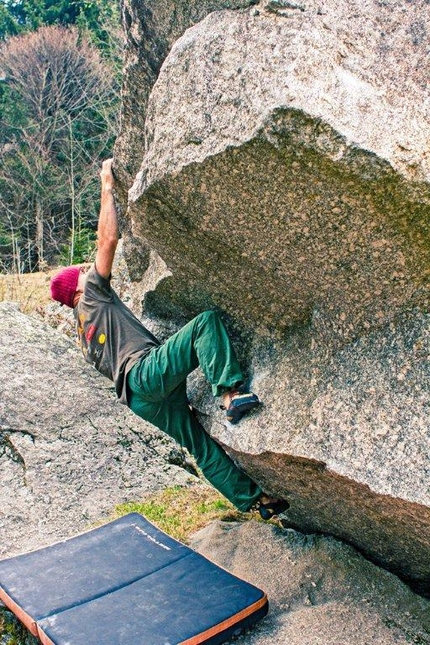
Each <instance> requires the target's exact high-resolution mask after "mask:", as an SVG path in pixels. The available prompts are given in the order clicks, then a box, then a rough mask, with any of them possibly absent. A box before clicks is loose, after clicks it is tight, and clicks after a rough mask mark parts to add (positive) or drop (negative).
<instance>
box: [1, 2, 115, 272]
mask: <svg viewBox="0 0 430 645" xmlns="http://www.w3.org/2000/svg"><path fill="white" fill-rule="evenodd" d="M122 47H123V35H122V30H121V25H120V9H119V3H118V2H116V1H115V0H114V1H111V0H86V1H85V0H0V273H3V274H6V273H12V274H15V275H16V274H22V273H28V272H37V271H44V270H46V269H47V268H48V267H50V266H52V265H56V264H72V263H77V262H85V261H89V260H91V255H92V253H93V249H94V238H95V228H96V224H97V218H98V211H99V192H100V182H99V176H98V175H99V168H100V162H101V160H102V159H103V158H106V157H107V156H111V154H112V148H113V143H114V140H115V137H116V134H117V126H118V114H119V103H120V82H121V67H122Z"/></svg>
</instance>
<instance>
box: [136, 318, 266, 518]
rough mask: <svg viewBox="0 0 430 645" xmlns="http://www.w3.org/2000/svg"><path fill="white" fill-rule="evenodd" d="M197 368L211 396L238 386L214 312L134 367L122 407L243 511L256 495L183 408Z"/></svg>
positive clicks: (232, 358)
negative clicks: (168, 440)
mask: <svg viewBox="0 0 430 645" xmlns="http://www.w3.org/2000/svg"><path fill="white" fill-rule="evenodd" d="M198 366H200V367H201V368H202V370H203V372H204V374H205V376H206V378H207V379H208V381H209V383H210V384H211V385H212V392H213V394H214V396H221V395H222V394H223V392H226V391H227V390H229V389H231V388H234V387H237V386H238V385H240V383H242V381H243V377H242V373H241V371H240V368H239V365H238V362H237V359H236V355H235V353H234V350H233V347H232V345H231V343H230V339H229V337H228V335H227V331H226V329H225V327H224V325H223V323H222V321H221V320H220V318H219V316H218V315H217V314H216V313H215V312H214V311H205V312H204V313H202V314H200V315H199V316H197V317H196V318H194V319H193V320H191V321H190V322H189V323H188V324H187V325H185V327H183V328H182V329H181V330H180V331H178V332H177V333H176V334H174V335H173V336H171V338H169V339H168V340H167V341H166V342H165V343H164V345H161V346H160V347H156V348H154V349H152V350H151V352H150V353H149V354H148V355H147V356H145V357H144V358H142V359H141V360H140V361H138V362H137V363H136V365H134V367H133V368H132V369H131V370H130V372H129V374H128V376H127V396H128V404H129V406H130V408H131V409H132V410H133V412H135V413H136V414H138V415H139V416H140V417H142V418H143V419H145V420H146V421H149V422H150V423H152V424H154V425H155V426H157V427H158V428H160V429H161V430H163V431H164V432H166V433H167V434H168V435H170V436H171V437H173V439H175V440H176V441H177V442H178V443H179V444H180V445H181V446H184V447H185V448H186V449H187V450H188V451H189V452H190V453H191V454H192V455H193V456H194V457H195V459H196V461H197V463H198V465H199V467H200V468H201V470H202V472H203V474H204V476H205V477H206V478H207V479H208V480H209V481H210V482H211V483H212V485H213V486H215V488H217V489H218V490H219V491H220V492H221V493H222V494H223V495H224V496H225V497H227V499H229V500H230V501H231V502H232V503H233V504H234V505H235V506H236V507H237V508H238V509H239V510H242V511H247V510H249V509H250V508H251V506H252V505H253V504H254V503H255V502H256V501H257V499H258V498H259V497H260V495H261V494H262V490H261V489H260V488H259V487H258V486H257V484H256V483H255V482H254V481H252V479H250V478H249V477H248V476H247V475H246V474H245V473H243V472H242V471H241V470H239V468H237V466H236V465H235V464H234V462H233V461H232V460H231V459H230V457H229V456H228V455H227V454H226V453H225V452H224V450H223V449H222V448H221V446H220V445H219V444H218V443H216V442H215V441H214V440H213V439H212V438H211V437H210V435H209V434H207V432H206V431H205V430H204V428H203V426H202V425H201V424H200V423H199V422H198V420H197V419H196V417H195V416H194V414H193V413H192V412H191V411H190V409H189V407H188V399H187V393H186V378H187V375H188V374H190V372H192V371H193V370H194V369H195V368H196V367H198Z"/></svg>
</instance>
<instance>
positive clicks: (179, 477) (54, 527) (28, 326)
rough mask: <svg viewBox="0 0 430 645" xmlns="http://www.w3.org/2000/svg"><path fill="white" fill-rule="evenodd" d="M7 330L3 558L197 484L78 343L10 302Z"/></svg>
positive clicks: (0, 462) (1, 434)
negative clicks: (170, 489) (156, 494)
mask: <svg viewBox="0 0 430 645" xmlns="http://www.w3.org/2000/svg"><path fill="white" fill-rule="evenodd" d="M0 331H1V334H0V338H1V340H0V346H1V356H2V369H1V377H0V472H1V486H0V558H2V557H9V556H12V555H15V554H17V553H20V552H22V551H26V550H31V549H34V548H37V547H40V546H43V545H45V544H48V543H50V542H52V541H55V540H58V539H63V538H66V537H70V536H72V535H74V534H76V533H77V532H79V531H83V530H85V529H87V528H89V527H91V526H92V525H93V524H94V522H99V521H100V520H102V519H103V518H104V519H106V518H108V517H109V516H111V514H112V513H113V511H114V507H115V505H116V504H119V503H122V502H127V501H132V500H138V499H139V498H140V497H142V495H144V494H145V493H148V492H149V491H154V490H157V489H161V488H164V487H166V486H168V485H172V484H186V483H187V482H188V481H189V480H190V479H192V476H191V475H190V474H189V473H188V472H187V471H186V470H184V469H183V468H181V467H178V466H176V465H174V464H172V463H170V462H171V461H175V459H176V455H175V451H176V450H177V448H176V444H174V443H173V442H172V441H171V440H170V439H169V438H168V437H167V436H166V435H164V434H162V433H161V432H159V431H157V429H156V428H154V427H153V426H150V425H149V424H147V423H145V422H144V421H143V420H142V419H139V418H138V417H136V416H135V415H133V414H132V413H131V412H130V411H129V410H128V409H127V408H126V407H124V406H123V405H121V404H119V403H118V401H117V398H116V395H115V393H114V392H113V391H112V384H111V383H110V381H108V380H107V379H105V378H104V377H102V376H101V375H99V374H98V373H97V372H96V371H95V370H94V369H93V368H92V367H91V366H90V365H88V364H87V363H85V361H84V359H83V357H82V356H81V353H80V352H79V350H78V349H77V347H76V344H75V343H74V342H73V341H71V340H70V339H69V338H67V337H66V336H64V335H63V334H62V333H60V332H57V331H56V330H55V329H52V328H51V327H49V326H48V325H46V324H44V323H43V322H40V321H38V320H36V319H35V318H32V317H30V316H26V315H25V314H23V313H21V312H20V311H19V310H18V308H17V307H16V306H14V305H12V304H10V303H1V304H0ZM194 479H195V478H194Z"/></svg>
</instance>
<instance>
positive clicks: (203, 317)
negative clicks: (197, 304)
mask: <svg viewBox="0 0 430 645" xmlns="http://www.w3.org/2000/svg"><path fill="white" fill-rule="evenodd" d="M196 320H198V321H199V322H202V323H205V324H210V325H213V324H215V323H216V322H217V321H218V320H219V315H218V313H217V312H216V311H214V310H213V309H207V310H206V311H202V313H201V314H199V315H198V316H196Z"/></svg>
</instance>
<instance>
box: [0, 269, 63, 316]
mask: <svg viewBox="0 0 430 645" xmlns="http://www.w3.org/2000/svg"><path fill="white" fill-rule="evenodd" d="M55 271H56V270H53V271H50V272H46V273H45V272H43V273H23V274H20V275H19V274H2V275H0V302H3V301H8V302H18V303H19V305H20V309H21V311H23V312H24V313H26V314H29V313H32V312H34V311H36V310H37V308H38V307H39V306H41V305H42V306H44V305H47V304H48V303H49V302H51V298H50V294H49V281H50V279H51V276H52V275H53V274H54V273H55Z"/></svg>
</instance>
